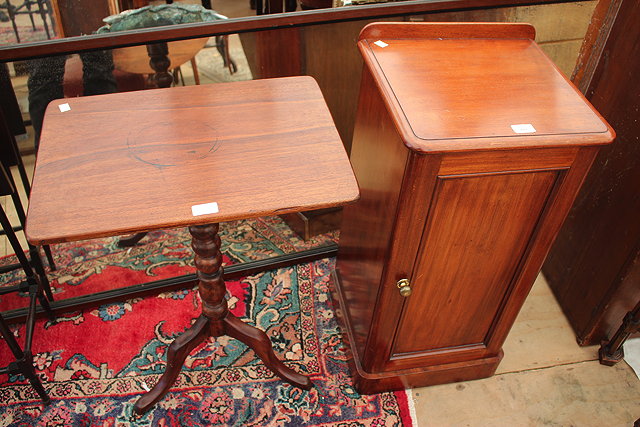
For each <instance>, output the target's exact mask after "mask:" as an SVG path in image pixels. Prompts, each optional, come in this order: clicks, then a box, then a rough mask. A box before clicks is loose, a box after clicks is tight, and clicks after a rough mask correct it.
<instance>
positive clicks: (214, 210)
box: [27, 77, 358, 414]
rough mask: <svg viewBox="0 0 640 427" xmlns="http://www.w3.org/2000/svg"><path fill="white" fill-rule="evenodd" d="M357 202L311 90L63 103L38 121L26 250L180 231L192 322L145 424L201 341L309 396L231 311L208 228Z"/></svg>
mask: <svg viewBox="0 0 640 427" xmlns="http://www.w3.org/2000/svg"><path fill="white" fill-rule="evenodd" d="M301 112H304V114H301ZM357 198H358V187H357V184H356V181H355V178H354V175H353V172H352V170H351V166H350V164H349V160H348V158H347V155H346V153H345V151H344V148H343V146H342V142H341V141H340V138H339V136H338V133H337V131H336V129H335V127H334V125H333V121H332V119H331V116H330V114H329V111H328V109H327V107H326V104H325V102H324V99H323V98H322V94H321V92H320V90H319V88H318V86H317V84H316V83H315V81H314V80H313V79H312V78H309V77H293V78H284V79H272V80H256V81H247V82H236V83H227V84H215V85H205V86H191V87H180V88H170V89H157V90H148V91H140V92H128V93H118V94H109V95H100V96H90V97H84V98H74V99H62V100H56V101H53V102H52V103H51V104H50V105H49V107H48V109H47V112H46V115H45V120H44V126H43V131H42V137H41V142H40V149H39V152H38V158H37V162H36V169H35V174H34V180H33V189H32V193H31V199H30V204H29V212H28V218H27V238H28V240H29V241H30V242H31V243H34V244H45V243H58V242H66V241H73V240H83V239H92V238H97V237H105V236H115V235H121V234H126V233H133V232H142V231H150V230H155V229H162V228H172V227H184V226H187V227H189V231H190V233H191V235H192V239H193V240H192V242H193V243H192V247H193V249H194V251H195V254H196V255H195V265H196V269H197V274H198V279H199V285H198V287H199V292H200V296H201V299H202V314H201V316H200V317H199V318H198V319H197V320H196V322H195V323H194V324H193V326H191V327H190V328H189V329H188V330H187V331H186V332H185V333H184V334H183V335H182V336H180V337H179V338H177V339H176V340H175V341H174V342H173V343H172V344H171V346H170V347H169V350H168V353H167V369H166V372H165V373H164V374H163V376H162V377H161V378H160V380H159V381H158V383H157V384H156V386H155V387H154V388H153V389H152V390H151V391H150V392H149V393H147V394H145V395H144V396H143V397H142V398H140V399H139V401H138V402H137V403H136V407H135V411H136V412H137V413H138V414H142V413H144V412H146V411H147V410H148V409H149V408H150V407H151V406H152V405H154V404H155V403H156V402H157V401H158V400H160V399H161V398H162V397H163V396H164V394H165V393H166V392H167V391H168V390H169V388H170V387H171V385H172V384H173V382H174V381H175V379H176V377H177V375H178V374H179V372H180V369H181V367H182V364H183V362H184V360H185V358H186V356H187V355H188V354H189V352H190V351H191V350H192V349H193V348H194V347H195V346H196V345H197V344H199V343H200V342H201V341H203V340H204V339H206V338H207V337H209V336H220V335H224V334H226V335H229V336H231V337H234V338H237V339H238V340H240V341H242V342H244V343H245V344H247V345H248V346H249V347H251V348H252V349H253V350H254V351H255V352H256V354H257V355H258V356H259V357H260V358H261V359H262V361H263V362H264V363H265V365H266V366H267V367H269V368H270V369H271V370H272V371H274V372H275V373H276V374H277V375H278V376H279V377H280V378H282V379H283V380H285V381H287V382H289V383H291V384H293V385H295V386H297V387H301V388H305V389H309V388H310V387H311V386H312V384H311V381H310V380H309V378H307V377H305V376H303V375H300V374H298V373H296V372H294V371H293V370H291V369H289V368H287V367H286V366H285V365H284V364H283V363H282V362H280V361H279V360H278V359H277V358H276V355H275V353H274V352H273V350H272V348H271V343H270V341H269V338H268V337H267V335H266V334H265V333H264V332H263V331H261V330H259V329H256V328H254V327H252V326H249V325H247V324H245V323H243V322H242V321H240V320H239V319H238V318H236V317H235V316H233V315H232V314H231V313H230V312H229V311H228V309H227V302H226V300H225V293H226V287H225V284H224V279H223V268H222V266H221V260H222V257H221V254H220V237H219V236H218V224H217V223H219V222H222V221H231V220H237V219H243V218H250V217H257V216H263V215H273V214H281V213H287V212H296V211H300V210H308V209H317V208H326V207H331V206H337V205H341V204H344V203H347V202H350V201H353V200H355V199H357Z"/></svg>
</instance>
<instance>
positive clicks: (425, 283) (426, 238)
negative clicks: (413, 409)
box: [334, 23, 614, 394]
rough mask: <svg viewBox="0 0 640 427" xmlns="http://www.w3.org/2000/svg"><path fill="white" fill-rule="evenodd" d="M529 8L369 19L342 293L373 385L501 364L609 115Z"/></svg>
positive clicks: (357, 365) (346, 324)
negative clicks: (437, 17) (488, 15)
mask: <svg viewBox="0 0 640 427" xmlns="http://www.w3.org/2000/svg"><path fill="white" fill-rule="evenodd" d="M534 35H535V31H534V29H533V27H532V26H530V25H527V24H455V23H452V24H408V23H407V24H404V23H403V24H396V23H386V24H385V23H378V24H371V25H368V26H367V27H365V28H364V29H363V31H362V33H361V34H360V37H359V41H358V47H359V49H360V52H361V54H362V56H363V58H364V62H365V66H364V69H363V73H362V82H361V89H360V97H359V104H358V112H357V117H356V125H355V130H354V138H353V145H352V152H351V162H352V165H353V168H354V172H355V174H356V177H357V179H358V183H359V186H360V191H361V200H360V201H359V202H358V203H356V204H354V205H351V206H347V207H345V209H344V212H343V223H342V227H341V237H340V242H339V251H338V260H337V273H338V274H337V275H336V277H335V278H334V285H335V290H336V292H335V295H336V299H337V304H338V306H339V310H338V315H339V316H338V317H339V319H340V320H341V323H342V327H343V331H344V334H343V335H344V336H345V339H346V340H347V341H348V346H349V348H350V353H351V369H352V374H353V376H354V379H355V384H356V387H357V389H358V390H359V391H360V392H362V393H365V394H368V393H375V392H380V391H383V390H392V389H400V388H405V387H415V386H425V385H431V384H439V383H445V382H453V381H462V380H470V379H475V378H482V377H487V376H490V375H492V374H493V373H494V372H495V370H496V368H497V366H498V363H499V362H500V360H501V358H502V355H503V352H502V349H501V347H502V344H503V342H504V340H505V338H506V336H507V334H508V332H509V329H510V328H511V326H512V325H513V322H514V320H515V318H516V315H517V314H518V311H519V310H520V308H521V307H522V304H523V302H524V300H525V298H526V296H527V294H528V292H529V290H530V289H531V286H532V284H533V282H534V279H535V278H536V276H537V274H538V272H539V271H540V267H541V265H542V263H543V261H544V259H545V256H546V254H547V252H548V250H549V248H550V246H551V244H552V242H553V240H554V237H555V236H556V234H557V233H558V230H559V229H560V226H561V224H562V222H563V220H564V218H565V216H566V215H567V212H568V210H569V208H570V207H571V204H572V202H573V200H574V198H575V197H576V194H577V192H578V189H579V188H580V185H581V183H582V181H583V179H584V177H585V174H586V173H587V171H588V170H589V167H590V165H591V163H592V161H593V159H594V157H595V155H596V154H597V152H598V149H599V147H600V146H601V145H603V144H608V143H610V142H611V141H612V140H613V139H614V132H613V130H612V129H611V127H610V126H609V125H608V124H607V123H606V122H605V121H604V119H602V117H601V116H600V115H599V114H598V113H597V112H596V111H595V110H594V108H593V107H592V106H591V105H590V104H589V103H588V102H587V101H586V100H585V99H584V97H582V95H580V93H579V92H578V91H577V90H576V89H575V87H573V85H572V84H570V83H569V82H568V81H567V80H566V79H565V78H564V77H563V76H562V74H561V73H560V72H559V71H558V69H557V68H556V67H555V66H554V64H553V63H552V62H551V61H550V60H549V59H548V58H547V56H546V55H545V54H544V53H543V52H542V51H541V50H540V48H539V47H538V46H537V44H536V43H535V42H534V41H533V39H534Z"/></svg>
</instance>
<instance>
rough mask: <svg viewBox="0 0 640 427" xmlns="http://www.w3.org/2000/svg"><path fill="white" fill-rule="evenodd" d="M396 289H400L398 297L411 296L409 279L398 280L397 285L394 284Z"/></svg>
mask: <svg viewBox="0 0 640 427" xmlns="http://www.w3.org/2000/svg"><path fill="white" fill-rule="evenodd" d="M396 286H397V287H398V289H400V295H402V296H403V297H405V298H406V297H408V296H409V295H411V283H409V279H400V280H398V283H396Z"/></svg>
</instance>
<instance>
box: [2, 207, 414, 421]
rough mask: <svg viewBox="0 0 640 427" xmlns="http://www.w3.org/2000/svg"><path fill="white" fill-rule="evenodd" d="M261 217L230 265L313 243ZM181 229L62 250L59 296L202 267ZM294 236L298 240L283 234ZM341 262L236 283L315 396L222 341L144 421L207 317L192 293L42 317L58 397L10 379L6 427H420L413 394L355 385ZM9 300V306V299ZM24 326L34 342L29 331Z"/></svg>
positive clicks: (248, 311) (193, 357) (233, 300)
mask: <svg viewBox="0 0 640 427" xmlns="http://www.w3.org/2000/svg"><path fill="white" fill-rule="evenodd" d="M255 221H258V223H256V222H248V223H247V222H242V223H238V224H234V225H235V226H236V227H237V228H239V229H241V230H244V231H242V233H245V234H247V235H249V236H250V235H253V237H256V235H258V234H259V235H261V236H262V237H263V238H262V239H253V240H251V239H249V240H248V241H249V242H251V243H246V242H247V241H244V242H245V243H243V241H242V239H241V237H242V236H240V235H236V234H235V233H236V232H237V229H234V228H233V227H228V228H227V230H226V231H225V233H226V235H227V237H228V242H229V243H227V244H226V245H225V247H224V250H225V251H224V252H225V260H226V261H227V262H239V261H241V260H242V259H254V258H255V257H264V256H269V255H270V254H278V253H281V252H282V251H283V250H295V248H296V247H300V246H296V245H301V246H304V245H305V244H304V243H301V242H300V241H296V240H295V237H294V236H293V235H292V234H291V233H290V230H289V231H288V232H287V231H286V230H285V228H286V226H283V225H282V224H281V223H279V220H278V219H269V218H267V219H261V220H255ZM260 221H262V222H260ZM266 225H268V227H266V228H263V227H264V226H266ZM256 229H259V230H262V231H260V232H258V231H256ZM265 230H267V231H268V230H270V231H269V232H267V231H265ZM271 232H273V234H271ZM180 233H185V232H183V231H175V232H169V233H168V235H170V236H169V237H167V236H164V235H161V234H154V235H153V236H148V237H151V239H149V242H148V243H147V245H151V246H153V247H154V248H155V249H157V252H146V251H143V250H141V249H140V248H134V249H132V250H131V251H121V250H115V249H113V248H112V247H110V246H109V244H107V242H103V243H102V245H103V246H102V247H101V244H100V243H97V241H92V242H88V243H87V246H85V245H84V244H82V243H79V244H66V245H59V246H56V247H55V250H54V253H55V254H56V257H57V261H58V263H59V264H60V266H63V265H65V264H64V263H63V262H62V261H63V259H65V260H66V261H68V262H69V264H70V267H68V268H69V270H67V267H66V265H65V267H64V268H61V269H60V271H59V272H57V273H55V274H54V275H52V278H53V280H52V283H53V284H54V289H55V290H56V292H57V295H59V294H60V293H61V292H72V290H73V289H66V288H65V287H74V286H75V287H82V286H86V285H87V284H88V283H89V284H90V285H91V286H92V287H95V288H96V289H102V288H107V287H109V286H113V282H114V281H116V282H118V283H120V284H123V283H127V282H130V281H132V280H138V279H139V278H140V276H141V275H142V276H145V277H147V280H156V279H161V278H166V277H170V276H171V275H173V274H175V273H176V272H179V271H182V269H184V270H185V271H186V270H189V269H192V267H191V266H190V263H191V258H192V253H191V250H190V249H189V248H188V241H189V239H188V235H186V234H182V237H179V236H178V234H180ZM265 234H269V236H270V237H269V239H265V238H264V236H265ZM285 235H286V236H289V237H290V239H281V237H283V236H285ZM233 236H236V237H237V241H234V239H233ZM325 238H326V237H325ZM329 238H332V237H329ZM271 239H273V241H272V240H271ZM103 240H108V239H103ZM267 240H268V243H267V242H266V241H267ZM224 241H225V238H224V236H223V242H224ZM274 241H275V242H274ZM162 242H164V243H162ZM291 242H293V243H291ZM147 245H144V246H147ZM154 245H155V246H154ZM105 246H106V248H105ZM230 247H231V249H229V248H230ZM234 247H235V248H234ZM148 249H149V248H148ZM145 253H151V254H152V255H151V256H145ZM8 261H10V260H5V262H8ZM333 267H334V261H333V260H331V259H327V260H322V261H317V262H314V263H308V264H301V265H297V266H294V267H288V268H282V269H279V270H273V271H268V272H264V273H260V274H257V275H253V276H247V277H244V278H240V279H237V280H232V281H229V282H228V288H229V294H228V295H227V297H228V302H229V306H230V308H231V311H232V312H233V313H234V314H235V315H236V316H238V317H240V318H242V319H243V320H244V321H246V322H248V323H250V324H253V325H256V326H258V327H259V328H261V329H263V330H264V331H265V332H266V333H267V335H268V336H269V337H270V338H271V341H272V343H273V346H274V349H275V351H276V354H277V355H278V356H279V357H280V358H281V359H282V360H285V361H286V363H287V364H288V365H289V366H291V367H292V368H293V369H295V370H297V371H299V372H302V373H305V374H307V375H310V376H311V379H312V381H313V382H314V384H315V386H316V387H315V388H313V389H312V390H311V391H308V392H307V391H301V390H299V389H296V388H294V387H291V386H290V385H288V384H286V383H283V382H282V381H281V380H280V379H278V378H277V377H275V376H274V375H273V374H272V373H271V372H270V371H269V370H268V369H267V368H266V367H265V366H264V365H263V364H262V363H261V362H260V361H259V359H257V358H256V357H255V355H254V353H253V351H252V350H250V349H248V348H247V347H246V346H245V345H244V344H242V343H240V342H238V341H236V340H234V339H231V338H228V337H221V338H217V339H210V340H208V341H207V342H205V343H203V344H202V345H200V346H199V347H197V348H196V349H195V350H194V351H193V352H192V353H191V354H190V356H189V357H188V358H187V360H186V362H185V368H184V369H183V371H182V373H181V375H180V376H179V378H178V381H177V383H176V385H175V386H174V387H173V388H172V389H171V392H170V393H169V394H168V395H167V396H166V397H165V398H164V399H163V400H162V401H160V402H159V403H158V404H157V405H156V406H155V407H154V408H153V409H152V410H151V411H150V412H149V413H148V414H147V415H145V416H144V417H143V418H141V419H139V420H136V421H133V420H132V418H131V415H132V408H133V404H134V403H135V401H136V400H137V399H138V398H139V396H140V395H141V394H142V393H143V392H144V390H145V388H148V387H150V386H152V385H153V384H154V383H155V381H157V379H158V377H159V375H160V374H161V373H162V372H163V371H164V366H165V356H164V353H165V351H166V349H167V346H168V344H169V343H170V342H171V341H172V340H173V339H174V338H175V337H176V336H177V334H179V333H180V332H181V331H183V330H184V329H185V328H186V327H188V326H189V325H190V324H191V322H192V321H193V320H194V318H195V317H196V316H197V315H198V313H199V310H200V300H199V298H198V295H197V292H195V291H194V290H192V289H185V290H179V291H173V292H166V293H162V294H159V295H152V296H149V297H145V298H135V299H131V300H128V301H122V302H116V303H111V304H106V305H102V306H99V307H93V308H88V309H86V310H83V311H78V312H74V313H67V314H64V315H62V316H60V317H58V319H57V322H55V323H52V322H49V321H45V320H44V319H42V320H39V321H38V322H37V323H36V334H35V338H34V342H33V352H34V354H35V355H36V356H35V360H36V365H37V366H36V369H37V371H38V374H39V375H40V376H41V377H42V378H43V380H44V384H45V388H46V389H47V390H48V392H49V393H50V395H51V397H52V402H51V404H50V405H48V406H46V407H44V406H43V405H42V404H40V402H39V400H38V398H37V395H36V394H35V392H34V391H33V389H32V388H31V387H30V386H29V385H28V384H26V382H25V381H24V378H22V377H21V376H12V377H10V378H9V377H7V376H6V375H5V376H0V425H1V426H4V425H17V426H33V425H42V426H54V425H56V426H58V425H60V426H62V425H64V426H68V425H74V426H94V425H95V426H98V425H100V426H116V425H117V426H128V425H150V426H174V425H175V426H178V425H180V426H183V425H193V426H202V425H233V426H244V425H253V426H265V425H292V426H298V425H340V426H361V425H362V426H387V425H393V426H397V425H407V426H411V425H415V416H414V415H413V410H412V400H411V396H410V393H408V392H404V391H402V392H394V393H382V394H376V395H371V396H362V395H360V394H358V393H357V392H356V390H355V389H354V388H353V385H352V383H351V380H350V379H349V372H348V368H347V364H346V360H345V359H346V355H345V348H344V344H343V341H342V339H341V336H340V333H339V330H338V325H337V323H336V321H335V319H334V311H333V307H332V302H331V298H330V297H329V289H328V283H329V276H330V272H331V271H332V269H333ZM191 271H192V270H191ZM5 276H6V275H5ZM6 282H7V281H6V277H3V283H6ZM104 282H109V283H104ZM132 283H133V282H132ZM130 284H131V283H130ZM63 288H65V289H63ZM0 304H2V307H3V309H4V305H5V300H4V299H3V300H0ZM13 330H14V331H15V334H16V335H17V336H18V339H19V340H20V341H22V339H23V336H24V332H25V331H24V327H23V326H22V325H16V326H15V327H14V329H13ZM8 353H9V352H8V351H7V348H6V346H4V344H3V347H2V352H1V353H0V366H6V364H7V363H9V361H10V359H9V354H8Z"/></svg>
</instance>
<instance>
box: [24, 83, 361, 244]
mask: <svg viewBox="0 0 640 427" xmlns="http://www.w3.org/2000/svg"><path fill="white" fill-rule="evenodd" d="M65 103H68V104H69V106H70V107H71V110H70V111H67V112H61V111H60V110H59V106H60V105H61V104H65ZM357 197H358V187H357V184H356V181H355V178H354V176H353V172H352V170H351V166H350V164H349V160H348V158H347V155H346V153H345V151H344V148H343V146H342V143H341V141H340V138H339V136H338V134H337V132H336V130H335V127H334V125H333V122H332V120H331V117H330V115H329V112H328V110H327V107H326V104H325V102H324V100H323V98H322V94H321V93H320V90H319V88H318V86H317V84H316V83H315V81H314V80H313V79H312V78H309V77H294V78H283V79H272V80H257V81H249V82H237V83H226V84H214V85H206V86H192V87H180V88H170V89H157V90H148V91H140V92H127V93H120V94H109V95H100V96H92V97H84V98H74V99H64V100H56V101H54V102H52V103H51V104H50V105H49V108H48V110H47V113H46V115H45V120H44V126H43V133H42V138H41V142H40V150H39V153H38V159H37V162H36V169H35V173H34V181H33V191H32V193H31V202H30V206H29V213H28V220H27V236H28V239H29V240H30V241H31V242H33V243H37V244H40V243H44V242H61V241H70V240H81V239H88V238H94V237H99V236H109V235H118V234H124V233H130V232H136V231H147V230H153V229H160V228H169V227H179V226H187V225H196V224H203V223H213V222H222V221H230V220H234V219H239V218H248V217H257V216H262V215H270V214H280V213H287V212H295V211H300V210H305V209H314V208H325V207H331V206H336V205H340V204H344V203H346V202H350V201H353V200H355V199H357ZM212 202H216V203H217V204H218V206H219V212H218V213H212V214H206V215H201V216H194V215H193V214H192V210H191V207H192V206H193V205H199V204H204V203H212Z"/></svg>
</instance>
